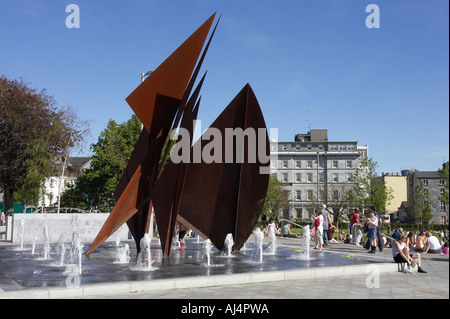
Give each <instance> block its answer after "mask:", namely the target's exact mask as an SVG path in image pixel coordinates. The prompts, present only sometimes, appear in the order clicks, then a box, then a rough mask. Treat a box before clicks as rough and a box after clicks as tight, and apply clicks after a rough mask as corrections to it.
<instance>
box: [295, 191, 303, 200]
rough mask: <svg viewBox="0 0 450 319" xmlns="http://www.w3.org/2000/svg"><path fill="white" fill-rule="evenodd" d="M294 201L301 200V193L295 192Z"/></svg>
mask: <svg viewBox="0 0 450 319" xmlns="http://www.w3.org/2000/svg"><path fill="white" fill-rule="evenodd" d="M295 199H296V200H301V199H302V191H295Z"/></svg>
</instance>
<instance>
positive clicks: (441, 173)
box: [438, 161, 449, 206]
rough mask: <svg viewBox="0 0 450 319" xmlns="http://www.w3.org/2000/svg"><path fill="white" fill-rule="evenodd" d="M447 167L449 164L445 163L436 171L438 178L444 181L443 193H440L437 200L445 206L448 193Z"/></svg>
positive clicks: (447, 200) (447, 201)
mask: <svg viewBox="0 0 450 319" xmlns="http://www.w3.org/2000/svg"><path fill="white" fill-rule="evenodd" d="M448 166H449V162H448V161H447V162H445V163H444V164H443V165H442V168H441V169H439V170H438V174H439V178H440V179H442V180H443V181H444V185H443V186H444V192H443V193H441V195H440V197H439V200H441V201H442V202H444V203H445V205H447V206H448V204H449V191H448V183H449V176H448Z"/></svg>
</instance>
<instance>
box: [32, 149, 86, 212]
mask: <svg viewBox="0 0 450 319" xmlns="http://www.w3.org/2000/svg"><path fill="white" fill-rule="evenodd" d="M66 165H67V167H66V168H65V170H64V175H63V174H62V163H60V162H57V163H56V167H57V169H56V171H55V172H54V175H53V176H50V177H48V178H46V179H45V182H44V184H43V187H42V189H41V195H40V198H39V203H38V205H39V206H46V207H51V206H56V204H57V201H58V196H60V195H61V194H62V193H64V191H65V190H66V189H67V187H68V186H69V185H73V184H74V183H75V181H76V179H77V177H78V176H79V175H80V174H81V173H82V172H84V171H85V170H86V169H89V168H90V165H91V158H90V157H69V158H68V161H67V164H66ZM60 185H61V186H60Z"/></svg>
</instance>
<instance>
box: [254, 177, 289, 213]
mask: <svg viewBox="0 0 450 319" xmlns="http://www.w3.org/2000/svg"><path fill="white" fill-rule="evenodd" d="M289 193H290V192H289V191H288V190H286V189H285V188H284V187H283V184H282V183H280V182H279V181H278V179H277V178H276V177H275V176H273V175H270V177H269V186H268V187H267V194H266V200H265V201H264V206H263V209H262V212H261V215H263V216H266V217H268V218H270V217H275V216H276V215H277V214H278V212H279V211H280V210H284V209H286V208H288V207H289Z"/></svg>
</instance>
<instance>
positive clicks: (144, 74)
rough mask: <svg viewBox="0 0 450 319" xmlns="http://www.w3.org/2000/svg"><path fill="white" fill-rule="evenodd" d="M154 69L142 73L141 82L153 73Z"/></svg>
mask: <svg viewBox="0 0 450 319" xmlns="http://www.w3.org/2000/svg"><path fill="white" fill-rule="evenodd" d="M152 72H153V71H148V72H147V73H141V83H142V82H144V80H145V77H146V76H149V75H150V74H152Z"/></svg>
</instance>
